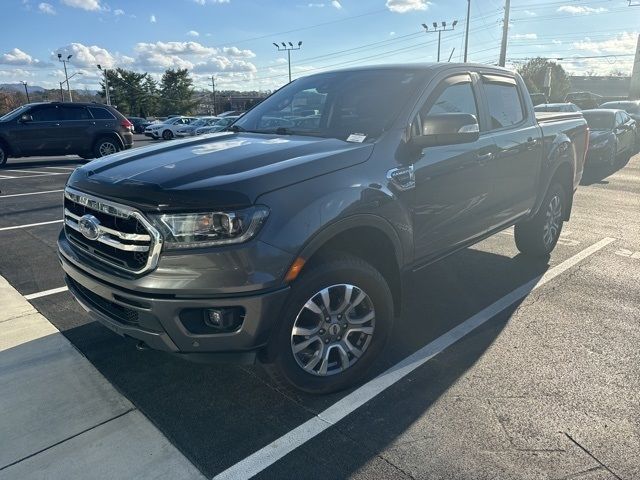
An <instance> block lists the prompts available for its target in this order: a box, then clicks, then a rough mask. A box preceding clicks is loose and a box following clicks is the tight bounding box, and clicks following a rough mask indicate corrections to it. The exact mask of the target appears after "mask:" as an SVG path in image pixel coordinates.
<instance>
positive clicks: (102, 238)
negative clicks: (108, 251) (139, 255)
mask: <svg viewBox="0 0 640 480" xmlns="http://www.w3.org/2000/svg"><path fill="white" fill-rule="evenodd" d="M64 223H65V225H67V226H68V227H71V228H73V229H74V230H75V231H76V232H80V227H79V226H78V222H76V221H75V220H72V219H68V218H65V219H64ZM98 229H99V230H101V231H102V230H104V227H102V226H101V227H99V228H98ZM109 230H110V229H109ZM140 236H143V237H148V238H149V235H140ZM95 241H96V242H100V243H104V244H105V245H109V246H111V247H114V248H117V249H118V250H124V251H126V252H148V251H149V246H148V245H131V244H126V243H120V242H119V241H117V240H115V239H113V238H110V237H108V236H107V235H105V234H104V233H103V234H101V235H99V236H98V238H96V240H95Z"/></svg>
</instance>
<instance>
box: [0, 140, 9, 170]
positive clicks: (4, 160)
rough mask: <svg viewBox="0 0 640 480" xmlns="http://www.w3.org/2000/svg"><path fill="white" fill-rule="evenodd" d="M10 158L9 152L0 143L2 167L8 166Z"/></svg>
mask: <svg viewBox="0 0 640 480" xmlns="http://www.w3.org/2000/svg"><path fill="white" fill-rule="evenodd" d="M8 158H9V151H8V149H7V147H5V146H4V145H3V144H2V143H0V167H4V166H5V165H6V164H7V159H8Z"/></svg>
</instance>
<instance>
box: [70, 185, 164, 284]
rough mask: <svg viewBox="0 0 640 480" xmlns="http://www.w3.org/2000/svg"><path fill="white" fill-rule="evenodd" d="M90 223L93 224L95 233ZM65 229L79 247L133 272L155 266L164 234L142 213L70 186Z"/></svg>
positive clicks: (139, 271) (103, 261)
mask: <svg viewBox="0 0 640 480" xmlns="http://www.w3.org/2000/svg"><path fill="white" fill-rule="evenodd" d="M87 220H89V223H87ZM86 225H90V226H91V229H90V230H89V233H91V235H88V234H87V229H86V228H85V226H86ZM83 229H84V231H83ZM64 230H65V235H66V236H67V239H68V240H69V242H70V243H71V245H73V247H74V248H75V249H76V250H77V251H79V252H81V253H84V254H86V255H89V256H91V257H92V258H95V259H97V260H98V261H100V262H102V263H106V264H108V265H110V266H112V267H116V268H118V269H122V270H126V271H127V272H132V273H143V272H146V271H149V270H151V269H153V268H155V264H156V262H157V258H158V254H159V250H160V235H159V234H158V232H157V231H156V230H155V228H153V227H152V226H151V225H150V224H149V223H148V221H147V220H146V219H145V218H144V217H143V216H142V214H140V213H139V212H137V211H136V210H133V209H131V208H129V207H126V206H123V205H118V204H115V203H112V202H108V201H105V200H101V199H99V198H96V197H93V196H91V195H87V194H84V193H82V192H78V191H76V190H73V189H70V188H67V189H66V190H65V197H64Z"/></svg>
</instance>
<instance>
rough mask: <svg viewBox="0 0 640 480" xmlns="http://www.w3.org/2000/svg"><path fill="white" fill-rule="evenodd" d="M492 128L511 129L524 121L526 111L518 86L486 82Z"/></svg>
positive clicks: (485, 88)
mask: <svg viewBox="0 0 640 480" xmlns="http://www.w3.org/2000/svg"><path fill="white" fill-rule="evenodd" d="M484 91H485V92H486V95H487V102H488V104H489V115H490V117H491V128H492V129H497V128H504V127H510V126H512V125H516V124H518V123H520V122H521V121H522V120H523V119H524V111H523V109H522V103H521V102H520V95H518V89H517V87H516V85H511V84H506V83H497V82H485V84H484Z"/></svg>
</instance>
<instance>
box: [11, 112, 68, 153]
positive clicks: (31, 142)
mask: <svg viewBox="0 0 640 480" xmlns="http://www.w3.org/2000/svg"><path fill="white" fill-rule="evenodd" d="M25 113H26V112H25ZM28 113H29V115H31V117H32V118H33V120H32V121H30V122H23V123H18V125H17V127H16V130H15V134H14V138H15V141H16V143H17V145H19V148H20V150H21V152H22V153H23V154H24V155H59V154H61V152H62V151H63V148H62V139H61V137H60V122H61V121H62V119H63V116H62V112H61V110H60V105H54V104H52V105H38V106H36V107H33V108H32V109H31V110H30V111H29V112H28Z"/></svg>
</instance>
